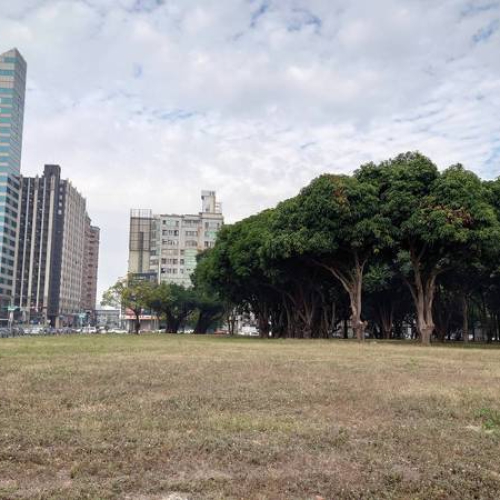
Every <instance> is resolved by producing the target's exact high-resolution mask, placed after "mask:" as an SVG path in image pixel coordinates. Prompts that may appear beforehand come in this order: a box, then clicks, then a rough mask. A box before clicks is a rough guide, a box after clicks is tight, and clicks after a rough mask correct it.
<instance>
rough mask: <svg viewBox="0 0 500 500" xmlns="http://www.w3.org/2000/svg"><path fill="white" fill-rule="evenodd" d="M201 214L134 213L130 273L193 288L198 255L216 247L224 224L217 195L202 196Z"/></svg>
mask: <svg viewBox="0 0 500 500" xmlns="http://www.w3.org/2000/svg"><path fill="white" fill-rule="evenodd" d="M201 200H202V209H201V211H200V212H199V213H197V214H184V215H179V214H152V212H151V210H131V213H130V237H129V267H128V270H129V273H133V274H140V275H143V276H144V278H145V279H150V280H152V281H156V282H158V283H161V282H162V281H166V282H169V283H177V284H179V285H183V286H186V287H187V286H190V285H191V279H190V276H191V274H192V272H193V271H194V269H195V267H196V255H197V254H198V253H199V252H201V251H202V250H205V249H207V248H211V247H212V246H213V245H214V244H215V239H216V236H217V232H218V231H219V229H220V228H221V227H222V224H223V223H224V218H223V215H222V210H221V207H220V204H219V203H217V200H216V195H215V191H202V192H201Z"/></svg>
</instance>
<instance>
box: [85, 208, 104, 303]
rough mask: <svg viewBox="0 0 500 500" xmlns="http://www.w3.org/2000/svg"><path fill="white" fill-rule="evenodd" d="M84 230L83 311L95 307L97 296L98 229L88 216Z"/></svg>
mask: <svg viewBox="0 0 500 500" xmlns="http://www.w3.org/2000/svg"><path fill="white" fill-rule="evenodd" d="M85 232H86V235H85V250H84V260H83V263H84V264H83V267H84V272H83V284H82V286H83V290H82V309H83V310H84V311H93V310H94V309H95V307H96V298H97V273H98V269H99V238H100V230H99V228H98V227H96V226H92V224H91V221H90V217H88V216H87V220H86V222H85Z"/></svg>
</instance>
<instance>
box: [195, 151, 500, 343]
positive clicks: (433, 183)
mask: <svg viewBox="0 0 500 500" xmlns="http://www.w3.org/2000/svg"><path fill="white" fill-rule="evenodd" d="M499 256H500V180H497V181H490V182H486V181H482V180H481V179H479V178H478V177H477V176H476V175H475V174H474V173H472V172H470V171H467V170H465V169H464V168H463V167H462V166H461V165H454V166H451V167H449V168H448V169H446V170H444V171H442V172H440V171H439V170H438V168H437V167H436V165H435V164H434V163H432V161H431V160H429V159H428V158H426V157H425V156H423V155H421V154H420V153H415V152H411V153H406V154H402V155H400V156H398V157H396V158H394V159H391V160H388V161H384V162H382V163H380V164H374V163H369V164H366V165H363V166H361V167H360V168H359V169H358V170H356V171H355V173H354V174H353V175H333V174H325V175H321V176H320V177H318V178H317V179H315V180H313V181H312V182H311V183H310V184H309V185H308V186H307V187H305V188H304V189H302V190H301V192H300V193H299V194H298V195H297V196H296V197H294V198H291V199H289V200H286V201H284V202H282V203H280V204H279V205H278V206H277V207H276V208H274V209H271V210H266V211H264V212H261V213H259V214H257V215H255V216H252V217H249V218H247V219H244V220H242V221H240V222H238V223H235V224H233V225H228V226H225V227H224V228H223V229H222V230H221V231H220V233H219V236H218V239H217V243H216V245H215V247H214V248H213V249H211V250H209V251H208V252H205V253H204V254H203V256H202V258H201V259H200V261H199V263H198V266H197V270H196V275H195V280H196V283H197V284H198V286H202V287H203V289H204V290H205V291H209V292H206V294H207V296H211V297H216V300H217V301H218V302H219V303H220V301H221V300H222V302H223V303H224V304H231V308H236V309H238V310H240V311H244V310H247V311H251V312H252V313H253V314H254V315H255V317H256V319H257V321H258V325H259V329H260V332H261V334H262V336H264V337H267V336H268V335H269V333H270V332H272V335H273V336H277V337H302V338H311V337H323V338H326V337H330V336H332V335H333V334H336V333H338V332H339V330H342V328H343V332H344V333H345V334H347V320H349V324H350V326H351V328H352V330H353V332H354V334H355V336H356V337H357V338H358V339H359V340H363V339H364V338H365V334H366V332H367V331H369V332H370V334H372V335H374V336H376V337H381V338H391V337H398V336H402V335H403V325H413V326H414V331H415V332H416V335H417V336H418V337H419V338H420V339H421V341H422V342H423V343H429V342H430V340H431V336H432V335H435V336H437V337H439V338H441V339H445V338H447V337H448V338H449V337H450V336H451V335H452V334H454V335H456V334H457V332H460V334H461V336H462V338H463V340H464V341H468V340H469V333H470V332H472V333H475V332H476V329H477V327H478V326H479V325H480V328H481V330H482V332H484V333H485V334H486V335H487V336H488V339H490V340H491V339H493V338H496V339H498V338H499V325H500V305H499V304H500V266H499V261H500V259H499Z"/></svg>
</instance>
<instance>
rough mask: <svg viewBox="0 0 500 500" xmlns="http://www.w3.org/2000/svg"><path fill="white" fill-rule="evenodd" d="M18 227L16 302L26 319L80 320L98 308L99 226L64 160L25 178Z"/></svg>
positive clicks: (61, 323)
mask: <svg viewBox="0 0 500 500" xmlns="http://www.w3.org/2000/svg"><path fill="white" fill-rule="evenodd" d="M18 226H19V245H18V247H19V248H18V253H17V267H16V280H15V285H16V287H15V301H14V305H15V306H17V307H19V309H20V311H21V314H22V316H23V319H24V320H25V321H26V320H27V319H28V318H29V319H31V320H35V321H40V322H41V323H45V322H50V324H51V325H52V326H66V325H76V324H77V321H76V316H77V315H78V314H79V313H82V312H85V311H86V310H88V309H91V310H93V309H94V308H95V289H96V280H97V255H98V252H99V238H98V234H99V229H98V228H95V227H93V226H91V225H90V218H89V216H88V215H87V210H86V202H85V198H83V196H82V195H81V194H80V193H79V192H78V191H77V190H76V189H75V188H74V187H73V186H72V184H71V183H70V182H69V181H67V180H63V179H61V168H60V167H59V165H45V169H44V173H43V175H42V176H40V177H38V176H36V177H22V178H21V188H20V206H19V217H18ZM92 301H93V302H92Z"/></svg>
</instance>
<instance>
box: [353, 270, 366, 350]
mask: <svg viewBox="0 0 500 500" xmlns="http://www.w3.org/2000/svg"><path fill="white" fill-rule="evenodd" d="M354 274H355V276H354V279H353V281H352V286H351V289H350V291H349V298H350V300H351V326H352V330H353V332H354V335H355V336H356V338H357V339H358V342H362V341H363V340H365V328H366V321H362V320H361V288H362V279H363V274H362V270H361V269H360V268H359V266H356V270H355V271H354Z"/></svg>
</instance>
